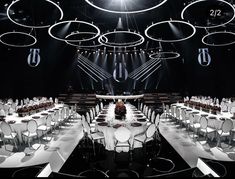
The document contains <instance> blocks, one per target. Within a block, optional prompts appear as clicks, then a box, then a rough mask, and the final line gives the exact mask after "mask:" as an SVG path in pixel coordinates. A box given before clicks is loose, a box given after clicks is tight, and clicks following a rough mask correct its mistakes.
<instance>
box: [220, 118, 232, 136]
mask: <svg viewBox="0 0 235 179" xmlns="http://www.w3.org/2000/svg"><path fill="white" fill-rule="evenodd" d="M221 129H222V131H223V132H225V133H227V132H230V131H231V130H232V129H233V121H232V120H231V119H226V120H225V121H224V122H223V124H222V127H221Z"/></svg>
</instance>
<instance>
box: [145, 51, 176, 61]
mask: <svg viewBox="0 0 235 179" xmlns="http://www.w3.org/2000/svg"><path fill="white" fill-rule="evenodd" d="M159 54H160V55H162V54H173V55H175V56H174V57H156V58H155V57H153V56H155V55H159ZM179 57H180V54H179V53H178V52H157V53H153V54H151V55H149V58H151V59H161V60H169V59H176V58H179Z"/></svg>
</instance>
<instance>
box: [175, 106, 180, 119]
mask: <svg viewBox="0 0 235 179" xmlns="http://www.w3.org/2000/svg"><path fill="white" fill-rule="evenodd" d="M175 115H176V118H177V119H179V118H180V109H179V108H176V110H175Z"/></svg>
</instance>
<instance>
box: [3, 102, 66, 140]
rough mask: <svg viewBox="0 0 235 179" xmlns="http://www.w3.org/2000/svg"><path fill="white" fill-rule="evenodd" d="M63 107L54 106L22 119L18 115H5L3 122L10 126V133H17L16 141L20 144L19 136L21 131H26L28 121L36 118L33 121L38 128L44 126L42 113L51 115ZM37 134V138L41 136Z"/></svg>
mask: <svg viewBox="0 0 235 179" xmlns="http://www.w3.org/2000/svg"><path fill="white" fill-rule="evenodd" d="M63 107H64V104H55V106H54V107H53V108H50V109H48V110H43V111H41V112H39V113H35V114H32V115H27V116H24V117H19V116H18V113H13V114H12V115H7V116H6V117H5V121H6V122H7V123H9V124H10V126H11V129H12V131H14V132H16V133H17V136H18V140H19V142H20V143H22V142H23V140H22V136H21V134H22V132H23V131H25V130H27V121H28V120H30V119H33V118H34V117H35V116H36V118H37V119H35V121H36V122H37V124H38V126H39V125H42V124H45V122H46V115H43V113H51V114H53V113H54V112H55V110H56V109H57V110H59V111H60V110H61V109H62V108H63ZM12 121H13V122H12ZM38 134H39V136H40V135H41V134H40V133H38Z"/></svg>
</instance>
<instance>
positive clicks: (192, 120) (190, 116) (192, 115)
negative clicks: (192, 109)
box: [189, 113, 194, 125]
mask: <svg viewBox="0 0 235 179" xmlns="http://www.w3.org/2000/svg"><path fill="white" fill-rule="evenodd" d="M189 122H190V125H193V124H194V114H193V113H190V114H189Z"/></svg>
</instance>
